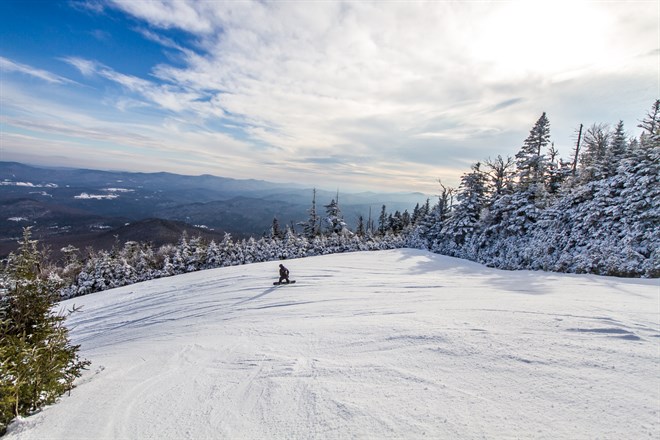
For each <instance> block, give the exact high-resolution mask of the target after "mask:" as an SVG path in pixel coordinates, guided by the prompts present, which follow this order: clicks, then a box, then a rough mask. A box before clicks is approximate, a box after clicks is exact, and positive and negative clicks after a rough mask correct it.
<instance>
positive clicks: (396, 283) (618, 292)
mask: <svg viewBox="0 0 660 440" xmlns="http://www.w3.org/2000/svg"><path fill="white" fill-rule="evenodd" d="M286 265H287V267H288V268H289V269H290V270H291V275H292V278H293V279H296V280H297V282H296V284H294V285H289V286H273V285H272V282H273V281H274V280H276V279H277V273H278V262H271V263H260V264H253V265H246V266H236V267H230V268H223V269H216V270H208V271H203V272H196V273H191V274H186V275H181V276H177V277H172V278H164V279H160V280H154V281H149V282H145V283H141V284H137V285H132V286H127V287H124V288H119V289H115V290H111V291H106V292H101V293H97V294H94V295H89V296H86V297H81V298H76V299H74V300H70V301H67V302H65V303H64V306H65V307H68V308H70V307H71V306H73V304H74V303H75V304H76V305H77V306H82V311H81V312H79V313H77V314H74V315H73V316H72V317H71V318H70V320H69V325H70V327H71V328H72V333H71V334H72V337H73V339H74V341H75V342H76V343H79V344H81V345H82V348H81V354H82V356H84V357H85V358H87V359H89V360H91V361H92V362H93V364H92V366H91V368H90V370H89V371H87V372H86V373H85V375H84V376H83V377H82V378H80V379H79V381H78V386H77V388H75V389H74V390H73V391H72V393H71V395H70V396H65V397H63V398H62V399H61V401H60V402H59V403H58V404H56V405H53V406H51V407H48V408H46V409H45V410H43V411H42V412H40V413H38V414H36V415H34V416H32V417H28V418H25V419H22V420H19V421H18V422H16V423H14V424H13V425H12V426H11V427H10V432H9V434H8V435H7V438H8V439H82V438H85V439H90V438H93V439H104V438H119V439H223V438H227V439H284V438H286V439H296V438H302V439H308V438H309V439H316V438H318V439H327V438H330V439H334V438H369V439H385V438H423V437H427V438H446V439H456V438H470V439H473V438H548V439H550V438H552V439H556V438H565V439H581V438H585V439H587V438H588V439H593V438H600V439H621V438H627V439H633V438H634V439H644V438H655V439H657V438H659V437H660V377H659V376H660V374H659V373H660V368H659V366H660V365H659V364H660V352H659V349H660V330H659V317H660V285H659V283H658V280H639V279H618V278H608V277H598V276H590V275H561V274H553V273H543V272H525V271H520V272H505V271H501V270H495V269H489V268H486V267H484V266H481V265H478V264H474V263H470V262H466V261H463V260H457V259H453V258H448V257H443V256H439V255H435V254H430V253H427V252H423V251H417V250H393V251H379V252H360V253H351V254H338V255H327V256H321V257H312V258H306V259H301V260H290V261H288V262H286Z"/></svg>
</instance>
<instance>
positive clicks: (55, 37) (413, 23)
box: [0, 0, 660, 194]
mask: <svg viewBox="0 0 660 440" xmlns="http://www.w3.org/2000/svg"><path fill="white" fill-rule="evenodd" d="M659 29H660V6H658V3H657V2H656V1H625V2H624V1H620V2H616V1H615V2H596V1H584V2H581V1H561V0H558V1H550V0H548V1H523V2H518V1H498V2H495V1H493V2H452V1H434V2H424V1H415V2H403V1H401V2H334V1H319V2H269V1H266V2H262V1H241V2H216V1H192V0H180V1H161V0H153V1H119V0H89V1H85V0H75V1H73V0H72V1H52V2H44V1H36V0H5V1H3V2H0V37H1V38H0V99H1V102H0V136H1V137H0V160H3V161H22V162H27V163H33V164H41V165H53V166H71V167H87V168H94V169H111V170H128V171H146V172H152V171H169V172H176V173H181V174H195V175H196V174H205V173H207V174H214V175H219V176H224V177H233V178H255V179H264V180H270V181H275V182H296V183H303V184H306V185H309V186H316V187H319V188H329V189H334V188H339V189H341V190H345V191H350V190H362V189H371V190H379V191H421V192H425V193H428V194H433V193H437V189H438V185H437V180H438V179H442V180H443V182H445V183H447V184H449V185H452V186H457V185H458V183H459V179H460V175H461V174H462V173H464V172H467V171H468V170H469V167H470V165H471V164H473V163H475V162H477V161H484V160H485V159H487V158H489V157H496V156H497V155H498V154H501V155H503V156H506V155H514V154H515V153H516V152H517V151H518V150H519V148H520V146H521V145H522V142H523V141H524V139H525V137H527V134H528V133H529V130H530V129H531V127H532V125H533V124H534V122H536V120H537V119H538V117H539V116H540V115H541V113H542V112H544V111H545V112H547V114H548V117H549V119H550V124H551V136H552V139H553V141H554V142H555V145H556V147H557V148H558V149H559V152H560V154H561V155H562V157H564V158H568V157H569V156H570V153H571V149H572V148H573V144H574V141H575V131H576V129H577V127H579V125H580V124H581V123H582V124H585V126H588V125H591V124H592V123H607V124H610V125H615V124H616V123H617V122H618V121H619V120H623V121H624V123H625V126H626V129H627V130H628V134H629V135H631V136H637V135H638V133H639V129H638V128H637V124H638V123H639V120H640V119H642V118H643V117H644V115H645V113H646V112H647V111H648V109H649V108H650V106H651V104H652V103H653V101H654V100H655V99H657V98H658V97H660V49H659V48H660V30H659ZM0 177H1V176H0Z"/></svg>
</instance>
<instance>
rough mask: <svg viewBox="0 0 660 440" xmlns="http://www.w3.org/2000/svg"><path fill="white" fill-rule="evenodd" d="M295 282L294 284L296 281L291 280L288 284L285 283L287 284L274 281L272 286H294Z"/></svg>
mask: <svg viewBox="0 0 660 440" xmlns="http://www.w3.org/2000/svg"><path fill="white" fill-rule="evenodd" d="M295 282H296V280H291V281H289V282H288V283H287V282H284V283H280V282H279V281H275V282H274V283H273V286H279V285H283V286H285V285H287V284H294V283H295Z"/></svg>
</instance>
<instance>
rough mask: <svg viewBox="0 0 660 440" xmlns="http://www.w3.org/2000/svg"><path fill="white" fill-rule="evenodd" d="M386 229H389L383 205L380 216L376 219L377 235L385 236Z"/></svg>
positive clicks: (385, 209) (385, 208)
mask: <svg viewBox="0 0 660 440" xmlns="http://www.w3.org/2000/svg"><path fill="white" fill-rule="evenodd" d="M388 229H389V222H388V216H387V207H386V206H385V205H383V207H382V208H381V210H380V216H379V217H378V233H379V234H380V235H385V233H386V232H387V230H388Z"/></svg>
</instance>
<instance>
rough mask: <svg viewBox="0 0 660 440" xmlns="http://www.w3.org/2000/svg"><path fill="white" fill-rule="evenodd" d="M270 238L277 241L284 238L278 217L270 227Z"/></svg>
mask: <svg viewBox="0 0 660 440" xmlns="http://www.w3.org/2000/svg"><path fill="white" fill-rule="evenodd" d="M270 237H271V238H273V239H275V240H277V239H280V238H282V231H281V230H280V222H279V221H278V220H277V217H273V224H272V226H271V227H270Z"/></svg>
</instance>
